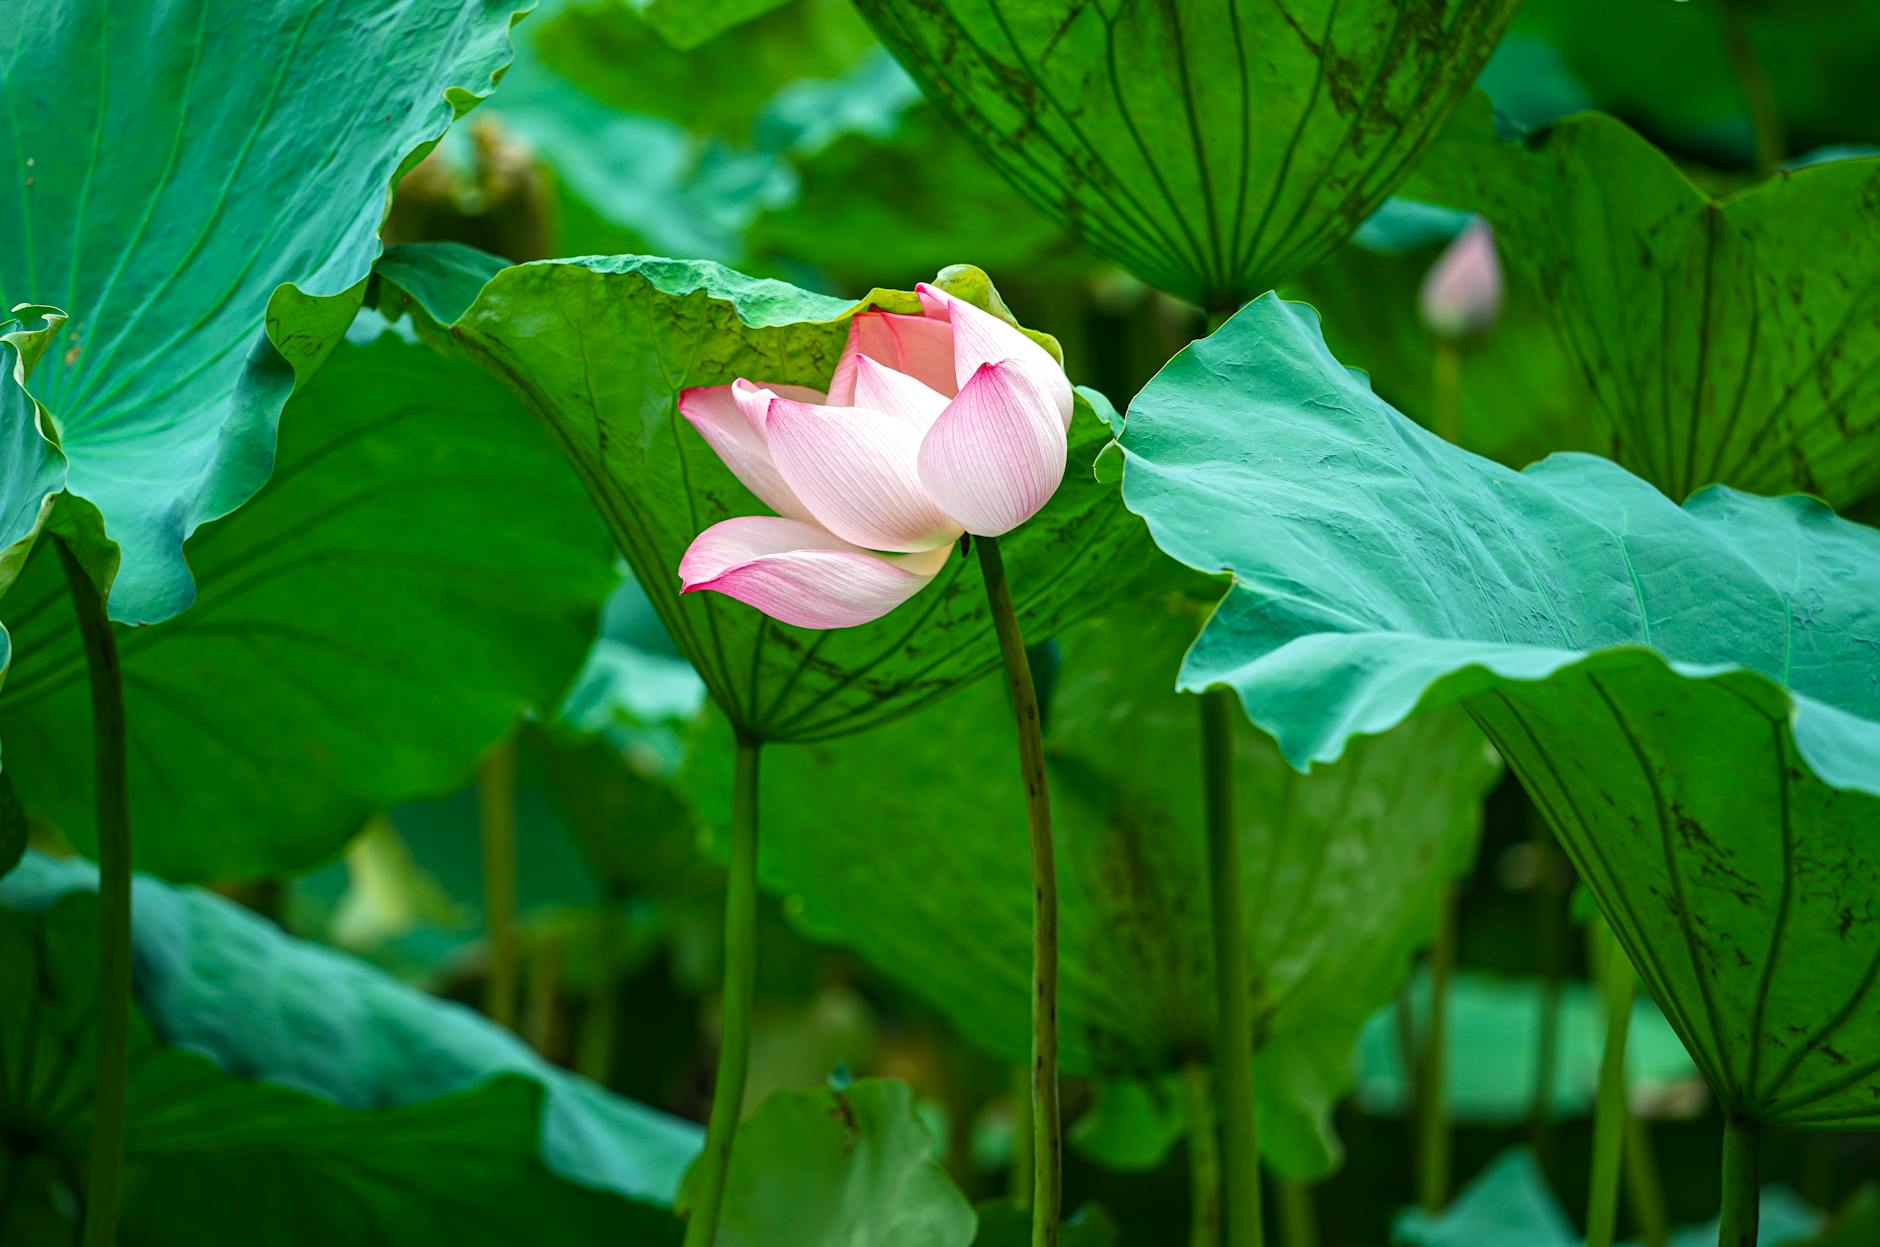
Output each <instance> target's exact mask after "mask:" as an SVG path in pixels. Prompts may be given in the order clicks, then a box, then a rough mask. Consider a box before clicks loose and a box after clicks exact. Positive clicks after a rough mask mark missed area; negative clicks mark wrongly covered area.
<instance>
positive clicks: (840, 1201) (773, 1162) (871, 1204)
mask: <svg viewBox="0 0 1880 1247" xmlns="http://www.w3.org/2000/svg"><path fill="white" fill-rule="evenodd" d="M974 1226H975V1219H974V1216H973V1209H972V1205H971V1204H969V1203H967V1202H966V1197H965V1196H964V1195H962V1194H960V1192H959V1188H958V1187H956V1186H954V1185H953V1180H952V1179H951V1178H950V1177H948V1176H947V1172H946V1170H945V1169H944V1168H942V1167H941V1166H940V1164H939V1162H938V1161H937V1160H936V1159H935V1157H934V1137H933V1135H932V1134H931V1133H930V1132H929V1131H928V1129H927V1127H926V1126H924V1125H922V1124H921V1122H920V1119H919V1118H918V1117H916V1116H915V1115H914V1097H913V1095H912V1093H910V1092H909V1091H908V1088H907V1084H906V1083H903V1082H896V1081H891V1080H888V1079H882V1078H865V1079H863V1080H861V1081H860V1082H857V1083H855V1084H853V1085H852V1086H850V1087H849V1088H848V1089H847V1090H845V1091H830V1090H827V1089H819V1090H816V1091H779V1092H776V1093H774V1094H773V1095H771V1097H770V1098H769V1099H767V1100H765V1101H764V1103H763V1104H762V1105H760V1106H759V1107H758V1109H757V1111H756V1112H755V1113H753V1114H752V1115H751V1117H750V1118H749V1120H747V1121H746V1122H745V1123H744V1124H743V1125H742V1126H740V1127H739V1128H738V1138H737V1146H736V1149H735V1150H734V1151H733V1152H732V1153H731V1172H730V1174H729V1176H728V1177H727V1178H726V1181H725V1197H724V1210H723V1213H722V1215H721V1218H720V1221H719V1225H718V1240H717V1241H718V1243H719V1244H721V1247H771V1244H774V1243H817V1244H827V1245H828V1247H968V1244H970V1243H972V1242H973V1233H974Z"/></svg>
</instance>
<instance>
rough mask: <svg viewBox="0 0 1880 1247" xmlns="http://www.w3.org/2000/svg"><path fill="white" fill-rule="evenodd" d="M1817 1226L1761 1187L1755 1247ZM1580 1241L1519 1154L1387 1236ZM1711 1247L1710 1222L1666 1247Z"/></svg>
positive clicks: (1404, 1240) (1783, 1193)
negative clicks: (1437, 1209)
mask: <svg viewBox="0 0 1880 1247" xmlns="http://www.w3.org/2000/svg"><path fill="white" fill-rule="evenodd" d="M1821 1219H1822V1218H1821V1214H1820V1213H1819V1212H1817V1211H1816V1210H1815V1209H1814V1208H1812V1207H1810V1206H1809V1205H1808V1204H1807V1203H1806V1202H1804V1201H1803V1200H1801V1199H1800V1198H1798V1197H1797V1196H1796V1194H1795V1192H1793V1191H1791V1190H1789V1189H1788V1188H1787V1187H1780V1186H1771V1187H1766V1188H1764V1190H1763V1192H1762V1224H1761V1226H1760V1227H1759V1233H1758V1235H1757V1239H1756V1241H1757V1243H1758V1244H1759V1247H1785V1245H1786V1244H1791V1243H1794V1244H1799V1243H1801V1242H1802V1241H1803V1240H1805V1239H1807V1238H1808V1237H1809V1236H1810V1235H1811V1234H1813V1233H1814V1232H1815V1231H1816V1230H1817V1229H1819V1228H1820V1226H1821ZM1584 1241H1585V1240H1584V1239H1583V1238H1581V1236H1580V1235H1579V1234H1577V1233H1575V1232H1574V1229H1573V1223H1572V1222H1571V1221H1569V1220H1568V1219H1567V1215H1566V1213H1564V1212H1562V1211H1561V1209H1560V1203H1559V1201H1558V1200H1557V1199H1556V1198H1555V1196H1554V1193H1553V1190H1552V1189H1551V1188H1550V1187H1549V1186H1548V1185H1547V1177H1546V1175H1545V1174H1543V1173H1542V1172H1541V1167H1540V1165H1539V1163H1537V1162H1536V1161H1535V1159H1534V1155H1533V1153H1531V1152H1529V1151H1527V1150H1526V1149H1525V1148H1520V1149H1515V1150H1513V1151H1508V1152H1503V1153H1502V1154H1501V1155H1500V1156H1498V1157H1496V1158H1495V1160H1494V1161H1492V1162H1491V1163H1490V1164H1489V1166H1488V1168H1486V1169H1484V1170H1483V1171H1482V1172H1481V1173H1480V1174H1478V1175H1476V1177H1475V1178H1474V1180H1472V1181H1471V1182H1470V1183H1469V1184H1468V1186H1467V1187H1465V1188H1463V1190H1462V1191H1461V1193H1460V1194H1458V1195H1457V1196H1456V1201H1455V1203H1453V1204H1451V1205H1450V1206H1449V1207H1448V1208H1446V1209H1444V1210H1443V1211H1442V1212H1440V1213H1435V1214H1431V1213H1426V1212H1424V1211H1422V1210H1421V1209H1409V1210H1406V1211H1404V1212H1402V1213H1399V1214H1398V1216H1397V1223H1396V1225H1395V1226H1394V1227H1393V1228H1392V1231H1391V1242H1392V1243H1394V1244H1396V1245H1397V1247H1579V1244H1581V1243H1582V1242H1584ZM1716 1242H1717V1223H1716V1222H1715V1221H1712V1222H1711V1223H1710V1224H1709V1225H1706V1226H1689V1227H1686V1228H1684V1229H1680V1230H1676V1231H1674V1232H1673V1233H1672V1235H1671V1239H1670V1247H1714V1244H1715V1243H1716Z"/></svg>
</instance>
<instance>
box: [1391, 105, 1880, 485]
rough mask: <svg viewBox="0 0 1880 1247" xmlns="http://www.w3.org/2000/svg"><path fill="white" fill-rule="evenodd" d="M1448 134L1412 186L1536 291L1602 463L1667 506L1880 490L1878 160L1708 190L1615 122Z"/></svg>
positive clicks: (1463, 129)
mask: <svg viewBox="0 0 1880 1247" xmlns="http://www.w3.org/2000/svg"><path fill="white" fill-rule="evenodd" d="M1454 134H1455V136H1456V137H1455V139H1454V140H1453V141H1446V142H1445V143H1444V144H1443V145H1442V146H1440V147H1439V148H1437V150H1436V151H1435V152H1433V153H1432V157H1431V159H1430V160H1429V161H1428V162H1426V164H1425V165H1424V167H1423V169H1422V170H1421V171H1420V172H1419V175H1418V176H1419V179H1422V180H1427V184H1428V189H1429V190H1430V191H1432V192H1435V193H1436V194H1438V195H1440V196H1442V197H1443V198H1444V199H1445V201H1446V202H1456V203H1460V204H1461V205H1462V206H1465V207H1468V208H1471V209H1474V210H1476V211H1479V212H1481V213H1482V214H1483V215H1484V216H1487V217H1488V218H1489V219H1490V220H1491V221H1493V223H1494V226H1495V230H1496V236H1497V239H1498V241H1499V243H1500V246H1501V255H1502V259H1503V261H1504V263H1507V264H1509V265H1511V266H1514V267H1516V268H1518V269H1520V270H1522V271H1523V272H1524V273H1525V275H1526V278H1527V280H1528V281H1529V282H1531V283H1534V284H1535V285H1538V286H1539V288H1540V289H1542V290H1544V291H1545V292H1546V304H1547V307H1548V308H1549V310H1550V312H1551V315H1552V320H1553V323H1554V328H1555V334H1556V337H1557V339H1558V341H1559V344H1560V346H1559V349H1560V350H1562V351H1565V352H1566V353H1567V354H1568V355H1569V356H1570V357H1571V358H1572V360H1573V361H1574V367H1575V369H1576V371H1578V372H1579V373H1580V375H1581V376H1582V378H1583V379H1584V381H1583V384H1584V387H1585V389H1586V391H1587V392H1589V393H1590V394H1591V395H1592V396H1593V397H1594V399H1595V400H1596V402H1595V405H1594V410H1595V411H1596V412H1597V414H1598V416H1599V418H1600V421H1601V423H1602V424H1603V426H1604V428H1603V436H1602V439H1601V440H1602V441H1603V442H1604V443H1605V446H1604V447H1603V448H1604V449H1607V450H1609V451H1610V453H1611V455H1612V457H1613V458H1615V459H1617V460H1618V461H1619V462H1620V463H1622V464H1624V465H1625V466H1626V467H1628V468H1630V469H1632V470H1633V471H1635V472H1637V473H1638V474H1639V475H1641V476H1643V477H1644V478H1645V479H1647V480H1649V481H1650V482H1651V483H1652V484H1654V485H1657V486H1658V487H1659V488H1660V489H1662V490H1664V491H1665V492H1666V493H1668V494H1670V495H1671V496H1672V497H1674V498H1682V497H1684V496H1686V495H1687V494H1689V493H1690V492H1691V491H1692V490H1695V489H1697V488H1699V487H1701V486H1704V485H1708V484H1725V485H1732V486H1735V487H1737V488H1739V489H1748V490H1756V491H1759V492H1765V493H1772V492H1778V491H1782V490H1798V489H1799V490H1807V491H1808V492H1810V493H1814V494H1817V495H1819V496H1821V497H1823V498H1826V499H1827V500H1828V501H1830V502H1833V503H1836V504H1840V505H1844V504H1848V503H1851V502H1854V501H1857V500H1858V499H1860V498H1861V497H1863V496H1865V495H1866V494H1868V493H1871V492H1872V491H1873V490H1874V489H1875V487H1876V486H1880V372H1875V370H1873V369H1871V368H1869V367H1868V364H1869V362H1870V361H1871V360H1872V358H1873V356H1874V354H1875V353H1876V352H1880V230H1876V229H1875V228H1874V212H1875V209H1874V204H1875V203H1876V201H1880V159H1866V160H1840V161H1832V162H1829V163H1826V164H1819V165H1812V166H1809V167H1807V168H1804V169H1798V170H1796V171H1794V172H1792V173H1788V174H1785V175H1783V176H1781V177H1778V178H1774V179H1772V180H1770V181H1768V182H1764V183H1761V184H1760V185H1757V186H1754V187H1752V188H1750V189H1748V190H1744V191H1739V192H1737V193H1735V194H1731V195H1727V196H1724V197H1722V198H1718V197H1714V196H1712V195H1710V194H1708V193H1706V192H1705V191H1703V190H1701V189H1700V188H1699V187H1698V186H1697V185H1696V184H1695V183H1693V182H1692V181H1690V179H1688V178H1686V177H1685V176H1684V174H1683V173H1681V172H1680V171H1679V170H1678V168H1677V166H1676V165H1674V164H1672V163H1671V161H1670V159H1669V158H1668V157H1666V156H1665V155H1664V154H1663V153H1661V152H1659V151H1658V150H1657V149H1656V148H1654V147H1653V146H1652V145H1651V144H1650V143H1648V142H1647V141H1646V140H1645V139H1643V138H1641V137H1640V136H1639V135H1638V134H1636V133H1634V132H1633V131H1631V130H1629V129H1627V128H1626V127H1625V126H1624V125H1623V124H1621V123H1620V122H1617V121H1614V120H1613V119H1612V118H1610V117H1604V116H1600V115H1597V114H1595V115H1588V116H1582V117H1575V118H1572V119H1570V120H1567V121H1564V122H1562V123H1560V124H1559V125H1558V126H1555V127H1554V128H1553V129H1551V130H1548V131H1545V132H1544V133H1542V134H1541V135H1539V136H1538V137H1536V138H1534V139H1532V140H1531V141H1530V142H1528V143H1509V142H1498V141H1492V140H1489V139H1487V138H1486V136H1485V135H1483V134H1481V133H1480V128H1479V127H1475V126H1463V125H1459V126H1457V127H1455V130H1454Z"/></svg>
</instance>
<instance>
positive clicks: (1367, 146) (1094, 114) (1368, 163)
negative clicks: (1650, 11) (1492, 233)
mask: <svg viewBox="0 0 1880 1247" xmlns="http://www.w3.org/2000/svg"><path fill="white" fill-rule="evenodd" d="M859 7H860V8H861V10H862V12H863V14H864V15H865V16H866V17H867V18H868V19H869V21H870V22H871V23H873V25H874V27H875V30H876V32H877V33H879V34H880V35H881V37H882V41H883V42H884V43H886V44H887V45H888V47H889V48H890V49H891V50H892V51H893V52H894V54H895V55H896V56H897V57H899V58H900V60H901V63H902V64H903V65H905V66H907V68H908V70H909V71H910V72H911V73H912V74H913V75H914V77H915V78H916V79H917V80H918V81H919V82H920V83H921V86H922V89H923V90H924V91H926V93H927V97H928V99H930V100H931V101H933V102H934V104H935V105H936V106H938V107H939V108H940V109H942V111H944V112H945V113H947V115H948V116H949V117H950V118H951V119H952V121H953V122H954V124H955V125H957V126H958V127H960V128H961V129H962V130H963V131H964V132H965V133H966V134H967V135H968V136H969V137H970V138H971V139H972V140H973V142H974V143H975V144H977V145H978V146H979V148H980V150H981V151H982V152H984V153H985V155H986V157H987V159H988V160H990V161H991V162H992V163H993V164H994V165H995V166H997V167H998V168H999V169H1000V170H1001V171H1003V172H1004V173H1005V175H1006V176H1007V177H1008V178H1009V179H1010V180H1011V181H1012V184H1013V185H1014V186H1017V187H1019V188H1020V189H1021V190H1023V191H1024V192H1025V193H1026V194H1027V195H1029V196H1030V197H1031V198H1032V199H1033V200H1034V201H1036V202H1037V203H1038V205H1039V206H1040V207H1042V208H1044V209H1045V211H1047V212H1049V213H1050V214H1052V215H1053V216H1055V217H1056V218H1057V219H1058V220H1059V221H1061V222H1063V223H1064V225H1065V226H1066V227H1067V228H1069V229H1070V230H1072V231H1073V232H1074V233H1077V234H1078V235H1079V236H1081V237H1082V238H1083V240H1084V241H1085V242H1086V243H1087V244H1089V246H1090V247H1091V248H1092V249H1093V250H1095V251H1097V252H1099V253H1101V254H1103V255H1105V256H1108V257H1109V258H1110V259H1113V260H1116V261H1117V262H1119V263H1121V264H1123V265H1124V266H1125V267H1127V268H1129V269H1130V270H1131V271H1132V272H1134V273H1135V274H1136V275H1137V276H1138V277H1140V278H1142V279H1143V280H1144V281H1146V282H1148V283H1150V284H1151V285H1154V286H1158V287H1160V288H1162V289H1164V290H1167V291H1169V292H1170V293H1172V294H1178V295H1181V296H1182V297H1184V298H1188V299H1192V300H1194V301H1195V302H1197V303H1201V304H1202V305H1204V306H1209V307H1214V306H1221V305H1228V306H1231V305H1233V304H1236V303H1238V302H1240V301H1241V300H1243V299H1246V298H1249V297H1251V296H1252V295H1254V294H1257V293H1259V292H1260V291H1262V290H1264V289H1266V288H1267V287H1268V286H1271V285H1273V284H1275V283H1276V282H1278V281H1279V280H1281V279H1283V278H1285V277H1287V276H1290V275H1291V274H1292V273H1294V272H1297V271H1299V270H1300V269H1303V268H1305V267H1307V266H1308V265H1310V264H1311V263H1312V262H1314V261H1315V260H1317V259H1319V258H1320V257H1322V256H1324V255H1325V254H1327V253H1328V252H1330V251H1331V250H1332V248H1333V247H1335V246H1336V245H1337V244H1338V242H1339V241H1340V240H1342V239H1343V238H1344V237H1345V236H1346V235H1348V234H1350V233H1351V231H1352V230H1354V229H1356V228H1357V226H1358V224H1359V222H1361V221H1363V220H1364V218H1365V217H1366V216H1368V215H1370V213H1371V211H1372V209H1374V208H1376V207H1377V205H1378V204H1379V203H1381V202H1383V199H1384V197H1385V196H1386V195H1388V194H1389V193H1390V191H1391V189H1392V187H1393V185H1394V184H1395V183H1396V181H1397V180H1399V179H1400V178H1401V177H1402V176H1403V174H1404V173H1405V172H1406V171H1407V170H1408V169H1409V168H1410V166H1411V164H1412V163H1413V162H1414V161H1415V159H1416V157H1417V155H1418V153H1419V152H1420V151H1421V150H1422V149H1423V147H1424V145H1425V144H1426V143H1427V142H1428V141H1429V139H1430V137H1431V136H1432V135H1433V134H1434V133H1435V131H1436V129H1437V127H1439V126H1440V125H1441V124H1442V122H1443V120H1444V118H1445V117H1446V116H1447V115H1448V113H1449V110H1450V108H1451V107H1452V106H1453V105H1454V104H1455V102H1456V100H1457V99H1458V97H1459V96H1460V95H1461V93H1462V92H1463V91H1464V90H1465V89H1467V87H1468V85H1469V83H1470V82H1471V81H1472V80H1473V79H1474V77H1475V74H1476V71H1477V70H1478V69H1480V68H1481V65H1482V62H1483V61H1484V60H1485V59H1486V58H1487V55H1488V52H1489V51H1490V49H1492V48H1493V46H1494V43H1495V40H1496V39H1497V37H1499V35H1500V33H1501V30H1502V27H1503V26H1504V25H1505V24H1506V23H1507V21H1508V18H1509V16H1510V14H1511V13H1512V12H1513V9H1514V5H1513V4H1512V3H1509V2H1508V0H1351V2H1347V3H1342V4H1341V3H1337V2H1336V0H1286V2H1284V3H1276V4H1261V5H1237V4H1234V3H1232V2H1231V0H1228V2H1223V0H1207V2H1206V3H1194V4H1182V5H1169V4H1151V3H1147V2H1146V0H1144V2H1140V3H1123V4H1117V5H1112V6H1108V7H1105V6H1097V5H1089V4H1082V3H1077V2H1076V0H1005V2H1004V3H996V4H979V3H968V2H966V0H937V2H936V3H929V4H918V5H909V4H904V3H897V2H896V0H863V2H862V3H861V4H860V6H859Z"/></svg>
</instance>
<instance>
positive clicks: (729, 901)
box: [685, 732, 760, 1247]
mask: <svg viewBox="0 0 1880 1247" xmlns="http://www.w3.org/2000/svg"><path fill="white" fill-rule="evenodd" d="M759 748H760V742H759V741H758V740H757V739H756V738H754V737H751V736H748V735H746V734H744V733H743V732H739V733H738V752H737V770H736V773H735V775H734V776H733V779H732V788H731V864H730V873H729V875H728V876H727V878H726V880H725V976H724V990H723V996H722V1004H721V1006H720V1009H719V1013H720V1021H719V1037H718V1076H717V1080H716V1085H715V1086H714V1087H713V1088H712V1113H711V1120H710V1122H709V1123H708V1124H707V1125H706V1128H705V1151H704V1152H703V1153H702V1154H701V1155H700V1156H699V1158H698V1162H697V1164H696V1166H695V1167H694V1169H693V1171H692V1176H691V1179H690V1180H691V1182H692V1183H693V1186H692V1188H691V1190H690V1192H689V1194H690V1198H691V1205H692V1206H691V1209H690V1211H689V1213H688V1214H687V1215H688V1217H689V1219H688V1220H687V1222H686V1227H685V1247H712V1244H713V1242H714V1241H715V1240H716V1239H717V1237H718V1212H719V1208H720V1207H721V1206H722V1205H723V1203H724V1199H725V1177H726V1175H727V1174H728V1173H729V1172H730V1170H731V1143H732V1139H733V1138H734V1136H736V1134H737V1132H738V1117H739V1115H740V1113H741V1112H742V1110H743V1107H744V1076H745V1074H746V1072H747V1070H748V1067H749V1065H750V1060H751V1001H752V997H753V996H754V995H755V993H756V988H757V763H758V750H759Z"/></svg>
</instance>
